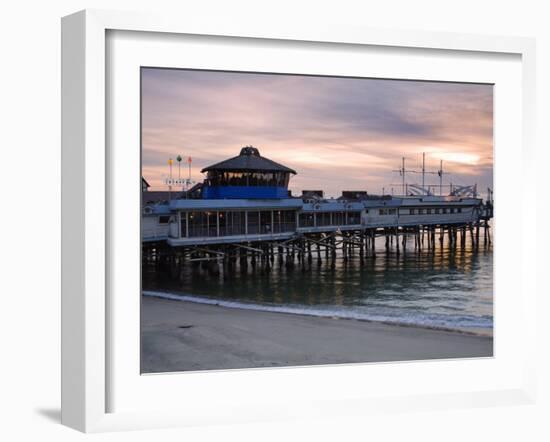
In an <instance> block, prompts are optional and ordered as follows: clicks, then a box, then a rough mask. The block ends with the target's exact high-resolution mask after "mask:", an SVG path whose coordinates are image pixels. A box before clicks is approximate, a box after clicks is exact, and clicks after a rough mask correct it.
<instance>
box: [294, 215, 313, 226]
mask: <svg viewBox="0 0 550 442" xmlns="http://www.w3.org/2000/svg"><path fill="white" fill-rule="evenodd" d="M298 223H299V225H300V227H313V213H300V216H299V217H298Z"/></svg>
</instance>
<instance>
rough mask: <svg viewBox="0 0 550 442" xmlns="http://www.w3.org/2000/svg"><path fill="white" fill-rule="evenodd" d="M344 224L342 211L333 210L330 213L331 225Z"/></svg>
mask: <svg viewBox="0 0 550 442" xmlns="http://www.w3.org/2000/svg"><path fill="white" fill-rule="evenodd" d="M342 224H344V212H334V213H333V214H332V225H333V226H341V225H342Z"/></svg>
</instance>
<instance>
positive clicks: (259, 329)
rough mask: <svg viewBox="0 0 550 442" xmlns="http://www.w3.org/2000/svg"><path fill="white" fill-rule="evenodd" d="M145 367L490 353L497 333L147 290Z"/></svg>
mask: <svg viewBox="0 0 550 442" xmlns="http://www.w3.org/2000/svg"><path fill="white" fill-rule="evenodd" d="M141 307H142V313H141V352H142V353H141V371H142V373H159V372H173V371H195V370H216V369H235V368H253V367H285V366H304V365H319V364H342V363H354V362H355V363H357V362H387V361H408V360H422V359H445V358H464V357H490V356H492V355H493V338H492V337H484V336H473V335H466V334H462V333H457V332H448V331H443V330H431V329H424V328H419V327H405V326H397V325H388V324H383V323H376V322H367V321H358V320H352V319H332V318H319V317H312V316H302V315H294V314H285V313H273V312H259V311H251V310H244V309H238V308H226V307H220V306H216V305H205V304H197V303H192V302H182V301H172V300H166V299H160V298H153V297H148V296H143V297H142V305H141Z"/></svg>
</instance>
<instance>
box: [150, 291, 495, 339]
mask: <svg viewBox="0 0 550 442" xmlns="http://www.w3.org/2000/svg"><path fill="white" fill-rule="evenodd" d="M142 293H143V295H144V296H151V297H155V298H163V299H170V300H174V301H186V302H194V303H197V304H207V305H217V306H221V307H226V308H236V309H244V310H254V311H264V312H274V313H287V314H295V315H304V316H314V317H320V318H339V319H355V320H360V321H369V322H381V323H386V324H394V325H404V326H416V327H423V328H431V329H439V330H452V331H460V332H469V333H474V334H484V335H486V334H491V329H492V321H483V319H482V318H470V317H468V318H462V319H463V321H458V323H457V322H455V321H452V320H451V321H448V320H447V321H446V320H443V319H441V318H438V319H436V318H429V317H423V318H422V317H419V316H418V315H411V316H409V317H400V318H396V317H393V316H387V315H382V314H364V313H360V312H357V311H352V310H334V309H328V308H327V309H321V308H310V307H306V306H287V305H276V304H253V303H247V302H240V301H227V300H222V299H213V298H205V297H200V296H196V295H190V294H176V293H167V292H157V291H151V290H144V291H143V292H142ZM460 322H464V323H463V324H460ZM466 323H467V324H466Z"/></svg>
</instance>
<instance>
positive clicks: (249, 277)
mask: <svg viewBox="0 0 550 442" xmlns="http://www.w3.org/2000/svg"><path fill="white" fill-rule="evenodd" d="M436 239H437V245H436V248H435V250H428V248H427V247H424V248H422V250H420V251H417V250H415V248H414V243H413V242H412V240H409V241H408V244H407V248H406V250H405V251H403V249H402V248H401V252H400V253H399V254H397V253H396V251H395V248H390V250H389V251H388V250H386V248H385V244H384V239H383V238H378V239H377V240H376V257H375V258H373V257H372V256H370V254H369V255H367V256H366V257H365V258H364V260H363V262H362V263H361V260H360V257H359V254H358V253H356V255H355V256H354V257H353V258H352V259H350V260H348V261H347V262H344V260H342V259H341V258H340V257H337V259H336V262H335V265H334V266H332V265H331V261H330V260H326V259H324V253H322V260H321V262H320V263H319V262H318V261H317V258H316V254H315V253H314V254H313V260H312V261H311V263H308V262H307V260H306V263H305V267H304V268H302V267H301V265H300V264H299V263H298V261H296V264H295V266H294V267H293V268H287V267H286V266H285V265H283V266H282V267H280V266H279V265H278V263H277V257H276V258H275V265H274V266H273V267H272V268H271V269H270V270H269V271H268V272H266V271H262V270H261V269H260V267H257V268H256V269H255V270H253V269H252V267H251V266H250V265H249V266H248V270H247V271H246V272H241V271H240V269H239V267H238V266H237V269H236V270H235V271H233V272H231V273H229V272H228V273H227V274H226V275H225V277H224V276H223V274H222V273H220V274H219V275H214V274H212V273H211V272H208V271H207V270H205V269H202V268H201V267H200V266H195V267H193V266H191V265H189V264H186V265H184V266H181V267H179V268H174V267H173V266H162V265H159V264H156V263H145V262H144V264H143V269H142V289H143V293H144V294H145V295H152V296H160V297H165V298H169V299H180V300H186V301H192V302H202V303H208V304H219V305H223V306H226V307H235V308H245V309H250V310H268V311H276V312H277V311H278V312H283V313H294V314H305V315H313V316H328V317H338V318H350V319H359V320H368V321H381V322H385V323H394V324H401V325H409V326H418V327H427V328H435V329H445V330H455V331H461V332H467V333H475V334H481V335H488V336H492V333H493V250H492V247H491V246H488V247H484V246H483V245H480V246H479V248H478V249H477V250H476V249H475V248H473V247H472V246H471V244H470V241H469V238H468V241H467V243H466V246H465V247H464V248H461V247H460V243H459V245H458V246H456V247H455V248H451V247H450V246H449V245H448V243H447V239H446V238H445V242H444V243H443V246H442V247H441V246H440V243H439V238H438V237H437V238H436Z"/></svg>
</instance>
